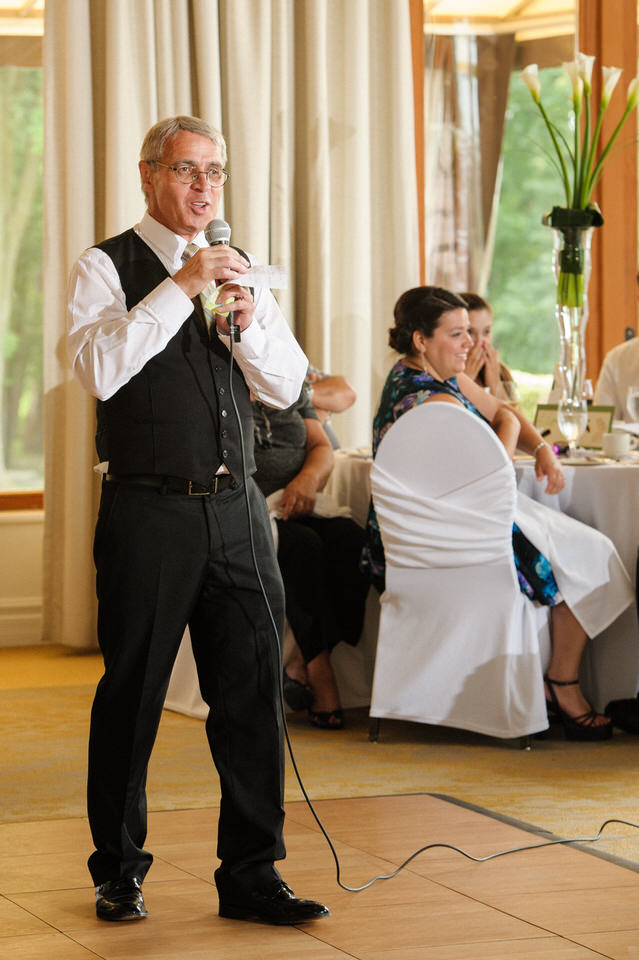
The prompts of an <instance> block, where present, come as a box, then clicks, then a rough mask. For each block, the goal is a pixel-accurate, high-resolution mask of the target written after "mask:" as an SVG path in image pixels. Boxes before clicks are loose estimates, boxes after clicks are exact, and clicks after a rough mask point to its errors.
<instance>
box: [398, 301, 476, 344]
mask: <svg viewBox="0 0 639 960" xmlns="http://www.w3.org/2000/svg"><path fill="white" fill-rule="evenodd" d="M460 307H466V301H465V300H464V299H462V297H460V296H459V295H458V294H457V293H452V292H451V291H450V290H445V289H444V288H443V287H413V288H412V289H411V290H407V291H406V292H405V293H403V294H402V295H401V297H400V298H399V300H398V301H397V303H396V304H395V309H394V310H393V316H394V317H395V326H394V327H390V328H389V330H388V342H389V344H390V346H391V347H392V348H393V350H397V352H398V353H410V352H411V350H412V348H413V334H414V333H415V331H416V330H419V332H420V333H423V334H424V336H425V337H432V335H433V334H434V332H435V330H436V329H437V327H438V326H439V318H440V317H441V316H442V314H444V313H448V312H449V311H450V310H459V308H460Z"/></svg>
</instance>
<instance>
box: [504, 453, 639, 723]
mask: <svg viewBox="0 0 639 960" xmlns="http://www.w3.org/2000/svg"><path fill="white" fill-rule="evenodd" d="M563 469H564V473H565V475H566V485H565V487H564V489H563V490H562V491H561V493H559V494H557V495H552V496H548V495H547V494H546V493H544V490H545V487H546V482H545V480H544V481H541V482H539V481H538V480H537V479H536V477H535V471H534V468H533V461H532V459H530V458H521V459H517V460H516V461H515V473H516V475H517V486H518V488H519V490H521V491H522V493H525V494H526V495H527V496H529V497H531V498H532V499H533V500H537V501H539V502H540V503H545V504H546V505H547V506H549V507H551V508H552V509H554V510H562V511H563V512H564V513H566V514H567V515H568V516H570V517H574V518H575V520H581V521H582V523H587V524H588V525H589V526H591V527H594V528H595V529H597V530H600V531H601V532H602V533H605V534H606V536H608V537H610V539H611V540H612V542H613V543H614V545H615V546H616V548H617V550H618V552H619V556H620V557H621V559H622V561H623V564H624V566H625V568H626V570H627V571H628V574H629V576H630V579H631V580H632V582H633V584H635V582H636V568H637V548H638V546H639V459H638V458H637V457H636V456H635V455H631V456H630V457H628V458H624V459H623V460H621V461H619V462H615V461H610V460H607V461H604V462H601V461H595V462H588V461H587V462H582V463H579V464H578V465H571V464H570V463H564V464H563ZM584 562H585V563H587V562H588V558H587V557H584ZM583 683H584V688H585V689H586V690H587V691H588V693H589V695H590V697H591V698H592V700H593V705H594V706H596V708H597V709H599V710H602V709H603V708H604V707H605V705H606V704H607V703H608V701H609V700H612V699H616V698H619V697H633V696H634V695H635V694H636V693H637V690H638V689H639V626H638V624H637V609H636V606H635V605H633V606H632V607H630V608H629V609H628V610H626V611H625V613H623V614H622V615H621V616H620V617H618V618H617V619H616V620H615V621H614V623H612V624H611V625H610V626H609V627H608V628H607V630H604V631H603V633H600V634H599V635H598V636H597V637H596V638H595V639H594V640H592V641H591V642H590V643H589V644H588V646H587V648H586V653H585V656H584V662H583Z"/></svg>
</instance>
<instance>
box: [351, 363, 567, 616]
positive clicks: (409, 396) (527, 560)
mask: <svg viewBox="0 0 639 960" xmlns="http://www.w3.org/2000/svg"><path fill="white" fill-rule="evenodd" d="M434 393H447V394H449V395H450V396H452V397H455V399H456V400H459V401H460V403H463V405H464V406H465V407H466V409H467V410H470V412H471V413H474V414H475V416H477V417H480V418H481V419H482V420H485V418H484V417H483V416H482V414H481V413H480V412H479V410H477V408H476V407H474V406H473V404H472V403H471V402H470V400H468V398H467V397H465V396H464V394H463V393H462V392H461V390H460V389H459V387H458V386H457V379H456V377H451V379H450V380H444V381H443V382H442V381H441V380H435V378H434V377H431V375H430V374H428V373H425V372H422V371H420V370H413V368H412V367H409V366H407V364H405V363H404V362H403V361H402V360H398V361H397V363H396V364H395V366H394V367H393V369H392V370H391V372H390V373H389V375H388V377H387V378H386V383H385V384H384V389H383V390H382V396H381V400H380V402H379V407H378V408H377V413H376V414H375V419H374V420H373V456H375V454H376V453H377V448H378V447H379V444H380V442H381V440H382V437H383V436H384V434H385V433H386V431H387V430H388V428H389V427H391V426H392V424H393V423H395V421H396V420H398V419H399V418H400V417H401V416H402V414H404V413H406V412H407V411H408V410H412V409H413V407H416V406H418V405H419V404H420V403H423V402H424V401H425V400H428V399H429V397H432V395H433V394H434ZM513 553H514V556H515V566H516V568H517V576H518V579H519V586H520V588H521V591H522V593H525V594H526V596H527V597H530V599H531V600H537V601H538V602H539V603H542V604H544V605H546V606H550V607H552V606H555V605H556V604H557V603H561V599H562V597H561V594H560V592H559V588H558V586H557V583H556V581H555V578H554V576H553V572H552V569H551V566H550V563H549V562H548V560H547V559H546V557H545V556H544V555H543V554H542V553H540V552H539V550H537V548H536V547H535V546H534V544H532V543H531V542H530V540H528V539H527V538H526V537H525V536H524V534H523V533H522V532H521V530H520V529H519V527H518V526H517V524H516V523H515V524H513ZM360 565H361V567H362V569H363V570H364V572H365V573H366V574H367V575H368V577H369V578H370V580H371V582H372V583H373V584H374V585H375V587H377V589H378V590H379V591H380V592H381V591H382V590H383V589H384V580H385V571H386V563H385V559H384V547H383V546H382V538H381V536H380V532H379V524H378V522H377V516H376V514H375V510H374V508H373V504H372V501H371V504H370V507H369V510H368V520H367V523H366V544H365V546H364V549H363V551H362V559H361V562H360Z"/></svg>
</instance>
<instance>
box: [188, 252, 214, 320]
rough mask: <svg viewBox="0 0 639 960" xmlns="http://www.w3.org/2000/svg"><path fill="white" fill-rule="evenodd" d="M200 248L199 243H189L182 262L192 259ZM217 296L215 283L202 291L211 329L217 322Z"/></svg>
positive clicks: (201, 296)
mask: <svg viewBox="0 0 639 960" xmlns="http://www.w3.org/2000/svg"><path fill="white" fill-rule="evenodd" d="M199 249H200V248H199V247H198V245H197V243H187V245H186V246H185V248H184V253H183V254H182V263H186V261H187V260H190V259H191V257H192V256H193V255H194V254H195V253H197V252H198V250H199ZM216 298H217V287H216V286H215V284H214V283H207V285H206V286H205V287H204V289H203V290H202V291H201V292H200V303H201V304H202V310H203V311H204V319H205V320H206V326H207V327H208V329H209V330H210V329H211V327H212V326H214V324H215V314H216V312H217V311H216V307H215V301H216Z"/></svg>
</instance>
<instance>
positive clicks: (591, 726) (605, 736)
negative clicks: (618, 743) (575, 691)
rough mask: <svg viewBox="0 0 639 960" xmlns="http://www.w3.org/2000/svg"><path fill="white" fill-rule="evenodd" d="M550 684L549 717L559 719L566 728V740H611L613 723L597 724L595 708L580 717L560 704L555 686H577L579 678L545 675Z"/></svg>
mask: <svg viewBox="0 0 639 960" xmlns="http://www.w3.org/2000/svg"><path fill="white" fill-rule="evenodd" d="M544 680H545V681H546V683H547V685H548V692H549V693H550V700H548V698H546V707H547V710H548V719H549V720H550V719H556V720H559V721H560V722H561V724H562V726H563V728H564V735H565V737H566V740H590V741H599V740H609V739H610V737H611V736H612V723H602V724H600V725H598V726H595V719H596V717H597V716H598V714H597V712H596V711H595V710H588V712H587V713H582V714H580V715H579V716H578V717H571V716H570V715H569V714H567V713H566V711H565V710H562V708H561V707H560V706H559V701H558V700H557V695H556V693H555V691H554V689H553V688H554V687H576V686H577V685H578V683H579V681H578V680H551V679H550V677H544Z"/></svg>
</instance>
